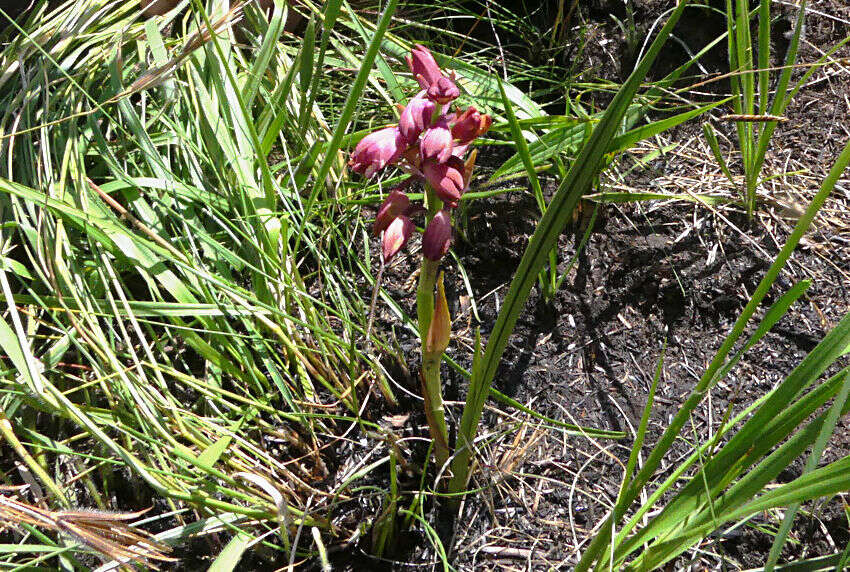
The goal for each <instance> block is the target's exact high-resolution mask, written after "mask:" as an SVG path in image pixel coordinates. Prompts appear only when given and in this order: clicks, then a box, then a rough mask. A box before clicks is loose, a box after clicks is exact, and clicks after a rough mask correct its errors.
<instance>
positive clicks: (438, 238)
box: [422, 209, 452, 262]
mask: <svg viewBox="0 0 850 572" xmlns="http://www.w3.org/2000/svg"><path fill="white" fill-rule="evenodd" d="M451 244H452V219H451V215H450V214H449V212H448V211H447V210H445V209H443V210H441V211H440V212H438V213H437V214H435V215H434V218H432V219H431V222H429V223H428V226H427V227H426V228H425V233H424V234H423V235H422V255H423V256H424V257H425V258H427V259H428V260H433V261H434V262H437V261H439V260H440V259H441V258H443V256H445V255H446V253H447V252H448V251H449V246H451Z"/></svg>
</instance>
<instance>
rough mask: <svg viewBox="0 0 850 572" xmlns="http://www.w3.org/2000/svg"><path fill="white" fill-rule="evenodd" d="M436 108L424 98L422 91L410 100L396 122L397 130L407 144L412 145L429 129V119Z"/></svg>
mask: <svg viewBox="0 0 850 572" xmlns="http://www.w3.org/2000/svg"><path fill="white" fill-rule="evenodd" d="M436 108H437V106H436V104H434V102H433V101H431V100H430V99H428V98H426V97H425V92H424V91H420V92H419V93H418V94H416V97H414V98H413V99H411V100H410V103H408V104H407V107H405V108H404V110H403V111H402V112H401V117H399V120H398V129H399V131H401V134H402V135H404V138H405V139H407V142H408V143H410V144H413V143H414V142H415V141H416V139H418V138H419V134H420V133H422V132H423V131H425V129H426V128H428V127H430V125H431V117H432V116H433V115H434V110H435V109H436Z"/></svg>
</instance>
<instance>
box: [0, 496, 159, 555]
mask: <svg viewBox="0 0 850 572" xmlns="http://www.w3.org/2000/svg"><path fill="white" fill-rule="evenodd" d="M148 510H150V509H146V510H140V511H136V512H107V511H94V510H91V511H89V510H58V511H51V510H47V509H43V508H41V507H37V506H33V505H30V504H27V503H23V502H20V501H17V500H15V499H12V498H9V497H7V496H5V495H0V521H2V522H8V523H10V524H15V525H20V524H29V525H32V526H38V527H41V528H46V529H49V530H56V531H59V532H61V533H65V534H67V535H69V536H71V537H73V538H74V539H75V540H77V541H78V542H80V543H81V544H83V545H85V546H88V547H89V548H91V549H92V550H94V551H96V552H99V553H100V554H102V555H103V556H104V557H106V558H108V559H110V560H115V561H117V562H119V563H120V564H121V566H122V568H129V566H127V564H128V563H137V564H144V565H146V566H147V567H149V568H151V569H153V570H157V569H158V568H157V567H156V565H155V564H154V561H157V562H174V561H176V559H175V558H171V557H170V556H167V555H166V553H167V552H168V551H170V550H171V547H170V546H168V545H167V544H163V543H161V542H158V541H157V540H155V539H154V538H153V536H152V535H151V534H150V533H148V532H147V531H144V530H142V529H139V528H135V527H133V526H131V525H130V524H129V522H128V521H131V520H136V519H137V518H139V517H140V516H142V515H143V514H145V513H146V512H147V511H148Z"/></svg>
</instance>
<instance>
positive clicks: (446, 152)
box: [419, 117, 453, 163]
mask: <svg viewBox="0 0 850 572" xmlns="http://www.w3.org/2000/svg"><path fill="white" fill-rule="evenodd" d="M452 145H453V143H452V132H451V130H450V129H449V124H448V122H446V120H445V118H443V117H441V118H440V119H439V120H438V121H437V123H435V124H434V126H433V127H431V128H429V129H428V130H427V131H426V132H425V135H424V136H423V137H422V143H421V144H420V145H419V150H420V152H421V153H422V160H423V161H427V160H428V159H436V161H437V163H445V162H446V161H448V160H449V157H451V154H452Z"/></svg>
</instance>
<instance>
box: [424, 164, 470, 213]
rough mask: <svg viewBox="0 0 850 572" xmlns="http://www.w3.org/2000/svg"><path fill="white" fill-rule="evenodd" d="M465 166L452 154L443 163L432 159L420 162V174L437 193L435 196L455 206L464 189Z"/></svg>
mask: <svg viewBox="0 0 850 572" xmlns="http://www.w3.org/2000/svg"><path fill="white" fill-rule="evenodd" d="M465 172H466V166H465V165H464V162H463V160H461V159H460V158H459V157H455V156H454V155H452V156H451V157H449V159H448V161H446V162H445V163H437V162H436V161H434V160H428V161H424V162H423V163H422V174H423V175H424V176H425V180H426V181H428V184H429V185H431V188H432V189H434V192H436V193H437V196H438V197H440V199H441V200H442V201H443V202H444V203H446V205H448V206H450V207H456V206H457V203H458V201H459V200H460V197H461V195H462V194H463V192H464V191H465V190H466V180H465V178H464V173H465Z"/></svg>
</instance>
